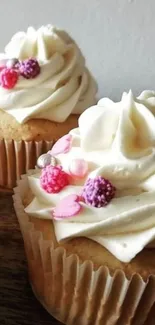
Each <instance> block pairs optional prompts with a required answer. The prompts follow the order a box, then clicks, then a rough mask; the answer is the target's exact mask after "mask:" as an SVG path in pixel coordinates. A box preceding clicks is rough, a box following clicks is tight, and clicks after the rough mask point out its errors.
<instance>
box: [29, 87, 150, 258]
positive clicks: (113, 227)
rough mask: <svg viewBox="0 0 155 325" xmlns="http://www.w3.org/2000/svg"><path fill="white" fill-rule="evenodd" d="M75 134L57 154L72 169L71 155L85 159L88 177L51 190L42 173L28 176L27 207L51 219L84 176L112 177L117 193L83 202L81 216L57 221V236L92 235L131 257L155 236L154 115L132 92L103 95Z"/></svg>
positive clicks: (120, 255)
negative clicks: (97, 202) (117, 98)
mask: <svg viewBox="0 0 155 325" xmlns="http://www.w3.org/2000/svg"><path fill="white" fill-rule="evenodd" d="M88 121H89V123H88ZM71 134H72V139H73V140H72V141H73V142H72V148H71V150H70V151H69V152H68V153H66V154H59V155H58V156H57V159H58V160H59V163H60V164H61V165H62V166H63V169H64V170H65V171H66V172H69V166H70V162H71V161H72V159H74V158H84V159H85V160H86V161H87V163H88V170H89V172H88V175H87V177H85V178H84V179H82V180H79V181H78V180H73V182H72V184H70V185H69V186H66V187H65V188H64V189H63V190H62V191H61V192H60V193H58V194H48V193H46V192H45V191H44V190H43V189H42V188H41V186H40V181H39V174H35V175H32V176H30V177H29V184H30V187H31V190H32V192H33V193H34V197H35V198H34V200H33V201H32V203H31V204H30V205H29V206H28V207H27V208H26V212H27V213H28V214H31V215H33V216H35V217H38V218H45V219H46V218H47V219H51V218H52V217H51V207H55V206H56V205H57V204H58V202H59V200H60V199H61V198H63V197H65V196H67V195H68V194H71V193H72V194H80V193H81V191H82V187H83V185H84V183H85V181H86V178H88V177H90V178H93V177H95V176H97V175H101V176H103V177H105V178H108V179H109V180H110V181H111V182H112V184H113V185H115V186H116V188H117V192H116V197H115V198H114V199H112V201H111V202H110V203H109V204H108V205H107V206H106V207H102V208H95V207H92V206H88V205H86V204H85V203H83V202H82V203H81V205H82V210H81V212H80V213H79V214H78V215H77V216H74V217H71V218H68V219H65V220H61V221H53V222H54V227H55V234H56V237H57V240H58V241H64V240H68V239H70V238H73V237H77V236H84V237H88V238H90V239H92V240H94V241H96V242H98V243H100V244H101V245H103V246H104V247H106V248H107V249H108V250H109V251H110V252H111V253H112V254H113V255H115V256H116V257H117V258H118V259H119V260H121V261H123V262H129V261H130V260H131V259H133V258H134V256H135V255H136V254H138V252H140V251H141V250H142V249H143V248H144V247H145V246H147V245H148V244H149V243H151V242H152V241H153V240H154V239H155V117H154V115H153V114H152V112H151V111H150V110H149V109H148V108H147V107H146V106H145V105H144V103H143V104H142V103H141V102H137V101H135V100H134V97H133V95H132V92H131V91H130V92H129V93H128V94H126V95H124V96H123V97H122V100H121V102H119V103H114V102H112V101H111V100H109V99H107V98H103V99H101V100H100V101H99V103H98V105H97V106H93V107H91V108H89V109H88V110H87V111H85V112H84V113H83V114H82V115H81V116H80V118H79V128H78V129H74V130H72V131H71Z"/></svg>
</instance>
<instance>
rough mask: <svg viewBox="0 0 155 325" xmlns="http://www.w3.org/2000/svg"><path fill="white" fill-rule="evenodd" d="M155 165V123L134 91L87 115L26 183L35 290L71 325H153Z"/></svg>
mask: <svg viewBox="0 0 155 325" xmlns="http://www.w3.org/2000/svg"><path fill="white" fill-rule="evenodd" d="M88 121H89V122H88ZM45 158H46V159H45ZM154 161H155V117H154V115H153V114H152V112H151V111H150V110H149V109H148V108H147V107H146V106H145V105H144V104H142V103H139V102H138V101H137V100H136V101H135V100H134V97H133V95H132V92H131V91H130V92H129V93H128V94H126V95H124V96H123V97H122V100H121V101H120V102H119V103H114V102H112V101H111V100H110V99H107V98H103V99H102V100H100V101H99V103H98V105H97V106H92V107H91V108H89V109H88V110H86V111H85V112H84V113H83V114H82V115H81V116H80V118H79V127H78V128H76V129H73V130H72V131H70V132H69V134H67V135H66V136H64V137H62V138H61V139H59V140H58V141H57V142H56V143H55V145H54V146H53V147H52V149H51V150H50V151H49V152H48V153H47V154H46V156H41V157H40V158H39V159H38V162H37V165H38V167H39V168H36V169H35V170H31V171H29V173H28V174H27V175H24V176H23V177H22V180H20V181H19V182H18V186H17V188H16V189H15V195H14V205H15V210H16V214H17V217H18V220H19V223H20V227H21V231H22V234H23V238H24V243H25V250H26V255H27V260H28V268H29V276H30V281H31V284H32V288H33V291H34V293H35V295H36V296H37V298H38V299H39V300H40V302H41V303H42V304H43V305H44V306H45V308H46V309H47V310H48V311H49V313H51V314H52V315H53V316H54V317H55V318H57V319H58V320H60V321H61V322H63V323H64V324H67V325H72V324H77V325H78V324H80V325H88V324H89V325H90V324H92V325H94V324H95V325H103V324H104V325H118V324H119V325H127V324H128V325H129V324H130V325H131V324H132V325H133V324H136V325H142V324H143V325H144V324H147V325H151V324H153V323H152V321H153V319H154V318H152V317H154V316H153V315H154V313H152V310H153V309H152V308H154V306H155V244H154V240H155V217H154V213H155V163H154Z"/></svg>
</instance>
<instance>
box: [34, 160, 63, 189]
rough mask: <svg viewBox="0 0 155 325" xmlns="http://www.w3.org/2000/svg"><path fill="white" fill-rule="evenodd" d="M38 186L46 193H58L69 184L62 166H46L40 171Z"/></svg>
mask: <svg viewBox="0 0 155 325" xmlns="http://www.w3.org/2000/svg"><path fill="white" fill-rule="evenodd" d="M40 184H41V187H42V188H43V189H44V190H45V191H46V192H47V193H58V192H60V191H61V190H62V189H63V188H64V187H65V186H66V185H68V184H69V179H68V174H67V173H65V172H64V171H63V170H62V166H52V165H48V166H46V167H45V168H43V169H42V171H41V176H40Z"/></svg>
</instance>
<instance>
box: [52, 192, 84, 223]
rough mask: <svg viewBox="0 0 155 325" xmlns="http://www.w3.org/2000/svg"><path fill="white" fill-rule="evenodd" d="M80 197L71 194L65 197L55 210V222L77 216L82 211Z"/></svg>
mask: <svg viewBox="0 0 155 325" xmlns="http://www.w3.org/2000/svg"><path fill="white" fill-rule="evenodd" d="M79 201H80V197H79V196H78V195H76V194H70V195H68V196H66V197H64V198H63V199H62V200H61V201H60V202H59V203H58V205H57V206H56V207H55V208H54V210H53V217H54V219H55V220H61V219H66V218H69V217H72V216H76V215H77V214H78V213H79V212H80V211H81V208H82V207H81V204H80V202H79Z"/></svg>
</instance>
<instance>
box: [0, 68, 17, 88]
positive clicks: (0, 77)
mask: <svg viewBox="0 0 155 325" xmlns="http://www.w3.org/2000/svg"><path fill="white" fill-rule="evenodd" d="M17 81H18V73H17V71H16V70H14V69H9V68H4V69H3V70H1V71H0V85H1V86H2V87H3V88H6V89H11V88H13V87H14V86H15V84H16V83H17Z"/></svg>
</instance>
